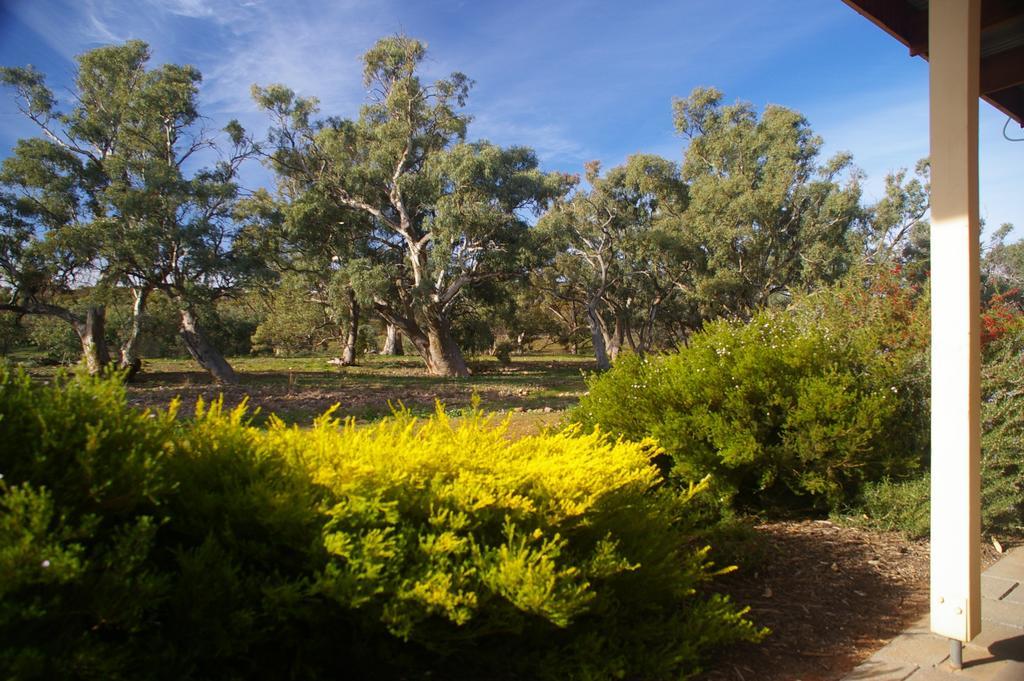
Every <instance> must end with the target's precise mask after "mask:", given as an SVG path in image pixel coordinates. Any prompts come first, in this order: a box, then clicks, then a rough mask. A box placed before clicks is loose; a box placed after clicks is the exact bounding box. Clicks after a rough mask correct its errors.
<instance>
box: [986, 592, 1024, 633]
mask: <svg viewBox="0 0 1024 681" xmlns="http://www.w3.org/2000/svg"><path fill="white" fill-rule="evenodd" d="M981 619H982V620H983V621H988V622H995V623H996V624H1005V625H1006V626H1008V627H1016V628H1018V629H1024V607H1021V606H1020V605H1019V604H1017V603H1009V602H1007V601H990V600H988V599H985V600H983V601H982V602H981ZM984 628H985V626H984V624H982V629H984Z"/></svg>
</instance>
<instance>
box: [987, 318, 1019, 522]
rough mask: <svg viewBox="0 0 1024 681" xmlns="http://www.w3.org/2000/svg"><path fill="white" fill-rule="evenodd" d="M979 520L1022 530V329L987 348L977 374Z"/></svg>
mask: <svg viewBox="0 0 1024 681" xmlns="http://www.w3.org/2000/svg"><path fill="white" fill-rule="evenodd" d="M981 393H982V396H981V397H982V403H981V433H982V435H981V461H982V465H981V466H982V467H981V498H982V511H981V518H982V523H983V525H984V527H985V529H986V532H989V533H992V534H1001V535H1006V534H1014V535H1017V536H1020V535H1022V534H1024V330H1021V329H1020V328H1019V327H1018V329H1017V330H1016V331H1015V333H1013V334H1012V335H1009V336H1006V337H1004V338H1002V339H1001V340H999V341H997V342H996V343H994V344H993V346H991V347H990V348H989V351H988V353H987V354H986V357H985V362H984V364H983V365H982V374H981Z"/></svg>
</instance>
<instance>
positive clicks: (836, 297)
mask: <svg viewBox="0 0 1024 681" xmlns="http://www.w3.org/2000/svg"><path fill="white" fill-rule="evenodd" d="M896 293H897V294H899V292H898V291H897V292H896ZM898 302H900V303H901V304H902V302H903V301H902V299H900V300H899V301H898ZM907 315H910V316H912V317H913V318H914V319H915V320H916V319H917V317H918V316H919V315H918V313H917V312H916V309H915V308H914V306H913V305H909V304H908V307H907V309H906V310H901V309H899V306H897V305H895V304H894V300H893V294H891V292H890V294H887V293H886V292H878V291H872V289H871V288H867V287H864V286H863V285H862V284H861V283H860V282H856V283H853V284H847V285H846V286H845V287H839V288H837V289H833V290H826V291H822V292H819V293H818V294H816V295H815V296H810V297H807V298H806V299H803V300H801V301H799V302H797V303H796V304H795V305H794V306H793V307H792V308H790V309H788V310H782V311H772V310H768V311H763V312H761V313H758V314H757V315H755V316H754V318H753V319H752V320H751V321H750V322H748V323H734V322H727V321H718V322H713V323H710V324H708V325H707V326H706V327H705V328H704V330H703V331H702V332H700V333H698V334H696V335H694V336H693V337H692V338H691V340H690V343H689V346H688V347H686V348H682V349H680V350H679V351H678V352H676V353H674V354H670V355H664V356H655V357H650V358H647V359H640V358H637V357H631V356H625V357H623V358H621V359H620V360H619V361H618V362H617V363H616V365H615V367H614V368H613V369H612V370H611V371H610V372H608V373H606V374H604V375H599V376H594V377H592V378H591V379H590V381H589V383H588V384H589V394H588V395H587V396H585V397H584V398H583V399H582V400H581V402H580V405H579V407H578V408H577V409H576V411H575V412H574V415H573V418H574V419H575V420H576V421H577V422H579V423H581V424H583V425H584V426H585V427H587V428H589V427H594V426H598V427H600V428H601V429H602V430H604V431H607V432H611V433H613V434H615V435H622V436H625V437H627V438H630V439H639V438H644V437H654V438H655V439H656V440H657V441H658V443H659V444H660V445H661V446H662V447H664V448H665V449H666V451H667V452H668V453H669V455H670V456H671V457H672V459H673V464H674V465H673V468H672V472H671V474H672V475H673V476H674V477H676V478H677V479H681V480H691V479H699V478H701V477H702V476H704V475H707V474H713V475H714V478H715V480H716V481H717V483H716V484H717V485H718V488H719V491H720V492H721V493H722V494H723V495H727V496H729V495H734V498H735V502H736V503H737V505H739V506H740V507H745V508H750V507H756V508H775V507H780V506H781V507H788V508H792V507H798V508H800V507H802V508H821V509H824V508H837V507H839V506H841V505H842V504H843V503H845V502H846V501H847V500H849V499H851V498H852V497H854V496H855V495H856V493H857V492H858V490H859V489H860V486H861V485H862V484H863V483H864V482H866V481H870V480H880V479H883V478H885V477H888V476H897V477H898V476H906V475H908V474H910V473H912V472H913V471H915V470H918V469H919V467H920V466H921V465H922V463H923V461H924V457H925V456H926V453H927V436H928V427H927V408H926V407H927V403H926V401H925V398H926V394H927V393H926V392H925V391H926V389H927V378H926V377H927V374H926V373H925V372H926V368H927V367H926V365H922V364H921V359H920V357H921V350H920V347H918V346H919V345H920V343H921V340H920V337H919V336H918V335H916V329H915V328H913V326H908V323H907V319H906V318H905V317H906V316H907ZM925 319H926V317H925ZM924 342H925V343H926V342H927V335H925V336H924ZM922 375H923V376H924V378H922Z"/></svg>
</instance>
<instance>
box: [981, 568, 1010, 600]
mask: <svg viewBox="0 0 1024 681" xmlns="http://www.w3.org/2000/svg"><path fill="white" fill-rule="evenodd" d="M1018 584H1019V582H1017V581H1014V580H1012V579H1006V578H1005V577H997V576H995V575H990V574H988V573H987V572H986V573H985V574H983V575H982V576H981V597H982V598H991V599H992V600H994V601H998V600H1000V599H1001V598H1002V597H1003V596H1005V595H1006V594H1008V593H1010V592H1011V591H1013V590H1014V589H1016V588H1017V585H1018Z"/></svg>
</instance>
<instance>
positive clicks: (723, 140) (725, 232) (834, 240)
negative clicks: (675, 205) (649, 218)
mask: <svg viewBox="0 0 1024 681" xmlns="http://www.w3.org/2000/svg"><path fill="white" fill-rule="evenodd" d="M723 100H724V96H723V95H722V93H721V92H719V91H718V90H716V89H714V88H697V89H695V90H694V91H693V92H692V93H691V94H690V96H689V97H687V98H686V99H677V100H675V101H674V102H673V105H674V106H673V108H674V113H675V124H676V130H677V131H678V132H679V133H680V134H681V135H683V136H685V137H687V138H688V139H689V145H688V147H687V149H686V153H685V160H684V162H683V166H682V173H681V176H682V179H683V180H684V181H685V182H687V185H688V191H689V198H690V201H689V205H688V207H687V211H686V215H685V219H686V224H687V228H688V229H689V230H692V231H693V233H694V234H695V235H696V236H697V238H698V239H699V243H700V245H701V249H700V252H701V254H702V258H701V260H700V261H699V262H698V263H697V264H696V267H695V268H694V269H695V271H694V272H692V274H691V277H692V281H691V282H690V283H691V288H692V291H693V297H694V298H695V299H696V301H697V302H698V303H699V304H700V306H701V313H702V318H703V319H713V318H715V317H717V316H718V315H721V314H726V315H743V316H746V315H748V314H750V313H752V312H753V311H755V310H756V309H758V308H759V307H761V306H763V305H765V304H766V303H768V302H769V300H770V299H771V297H772V296H773V295H774V294H777V293H780V292H786V291H806V290H809V289H811V288H813V287H816V286H819V285H821V284H823V283H825V284H827V283H829V282H834V281H836V280H837V279H839V278H840V277H841V276H842V275H843V274H844V273H845V272H846V271H847V269H848V268H849V265H850V260H851V252H850V249H849V244H848V241H847V237H848V235H849V233H850V230H851V229H852V228H853V226H854V224H855V221H856V219H857V218H858V217H859V213H860V209H859V206H858V201H859V200H860V186H859V182H858V175H857V173H855V172H853V171H852V169H851V159H850V157H849V155H843V154H840V155H837V156H835V157H833V158H831V159H828V160H824V161H823V160H821V159H820V158H819V154H820V152H821V148H822V139H821V138H820V137H818V136H817V135H815V134H814V132H813V131H812V130H811V128H810V125H809V124H808V122H807V120H806V119H805V118H804V117H803V116H802V115H800V114H799V113H798V112H796V111H792V110H790V109H786V108H784V107H781V106H775V105H769V106H767V107H765V109H764V110H763V112H761V115H760V116H758V114H757V112H756V111H755V110H754V108H753V107H752V106H751V105H750V104H748V103H745V102H737V103H735V104H725V103H724V102H723ZM844 178H845V179H844Z"/></svg>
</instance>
